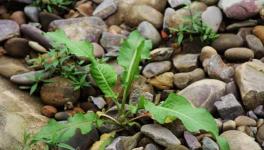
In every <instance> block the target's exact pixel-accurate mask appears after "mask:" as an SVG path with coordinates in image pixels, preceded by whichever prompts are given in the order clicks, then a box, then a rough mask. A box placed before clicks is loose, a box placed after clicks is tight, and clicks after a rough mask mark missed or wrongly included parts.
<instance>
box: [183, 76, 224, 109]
mask: <svg viewBox="0 0 264 150" xmlns="http://www.w3.org/2000/svg"><path fill="white" fill-rule="evenodd" d="M225 86H226V84H225V83H224V82H222V81H219V80H215V79H204V80H200V81H196V82H194V83H192V84H191V85H189V86H187V87H186V88H184V89H183V90H181V91H180V92H179V93H178V94H179V95H182V96H184V97H186V98H187V100H189V101H190V102H191V103H192V104H193V105H194V106H196V107H203V108H206V109H208V110H209V111H213V110H214V103H215V101H217V100H219V98H220V97H221V96H223V95H224V94H225Z"/></svg>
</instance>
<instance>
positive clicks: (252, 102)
mask: <svg viewBox="0 0 264 150" xmlns="http://www.w3.org/2000/svg"><path fill="white" fill-rule="evenodd" d="M235 79H236V82H237V84H238V87H239V89H240V94H241V97H242V102H243V104H244V106H245V107H246V108H247V109H254V108H255V107H257V106H258V105H261V104H263V102H264V84H263V83H264V63H262V62H261V61H259V60H253V61H252V62H246V63H244V64H242V65H240V66H238V67H237V68H236V72H235Z"/></svg>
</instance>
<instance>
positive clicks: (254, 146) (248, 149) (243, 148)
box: [221, 130, 261, 150]
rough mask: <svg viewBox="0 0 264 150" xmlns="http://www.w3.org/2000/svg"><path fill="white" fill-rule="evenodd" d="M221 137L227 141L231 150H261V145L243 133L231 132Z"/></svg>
mask: <svg viewBox="0 0 264 150" xmlns="http://www.w3.org/2000/svg"><path fill="white" fill-rule="evenodd" d="M221 136H222V137H224V138H225V139H226V140H227V142H228V144H229V147H230V150H261V147H260V146H259V144H258V143H257V142H255V140H254V139H253V138H252V137H250V136H248V135H247V134H245V133H243V132H241V131H237V130H229V131H226V132H224V133H223V134H221Z"/></svg>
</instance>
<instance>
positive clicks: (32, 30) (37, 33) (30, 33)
mask: <svg viewBox="0 0 264 150" xmlns="http://www.w3.org/2000/svg"><path fill="white" fill-rule="evenodd" d="M21 33H22V34H23V35H24V36H25V37H27V38H29V39H31V40H32V41H36V42H38V43H39V44H40V45H42V46H44V47H45V48H51V42H50V41H49V40H48V39H47V38H46V37H45V36H44V35H43V33H44V32H43V31H41V30H40V29H38V28H36V27H34V26H33V25H29V24H23V25H21Z"/></svg>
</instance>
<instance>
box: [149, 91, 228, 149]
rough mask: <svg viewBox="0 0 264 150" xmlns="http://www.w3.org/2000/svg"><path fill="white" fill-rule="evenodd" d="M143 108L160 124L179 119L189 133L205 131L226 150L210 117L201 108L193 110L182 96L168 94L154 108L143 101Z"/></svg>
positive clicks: (150, 103) (151, 104) (224, 143)
mask: <svg viewBox="0 0 264 150" xmlns="http://www.w3.org/2000/svg"><path fill="white" fill-rule="evenodd" d="M144 108H145V109H146V110H147V111H149V113H150V114H151V117H152V118H153V119H154V120H156V121H157V122H158V123H160V124H164V123H166V122H167V121H168V120H170V121H171V120H175V119H176V118H178V119H180V120H181V121H182V123H183V125H184V126H185V128H186V129H187V130H188V131H190V132H194V133H197V132H200V131H201V130H202V131H207V132H209V133H211V134H212V135H213V136H214V137H215V138H216V140H217V141H218V142H219V146H220V147H221V150H228V146H226V145H227V143H226V142H225V141H224V140H223V139H221V138H220V137H219V130H218V127H217V124H216V122H215V121H214V118H213V117H212V115H211V114H210V113H209V112H208V111H207V110H206V109H203V108H194V107H192V105H191V104H190V103H189V102H188V101H187V100H186V99H185V98H184V97H182V96H179V95H176V94H170V95H169V96H168V98H167V99H166V100H165V101H164V102H163V103H161V104H160V105H158V106H156V105H155V104H153V103H152V102H150V101H147V100H144Z"/></svg>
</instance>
